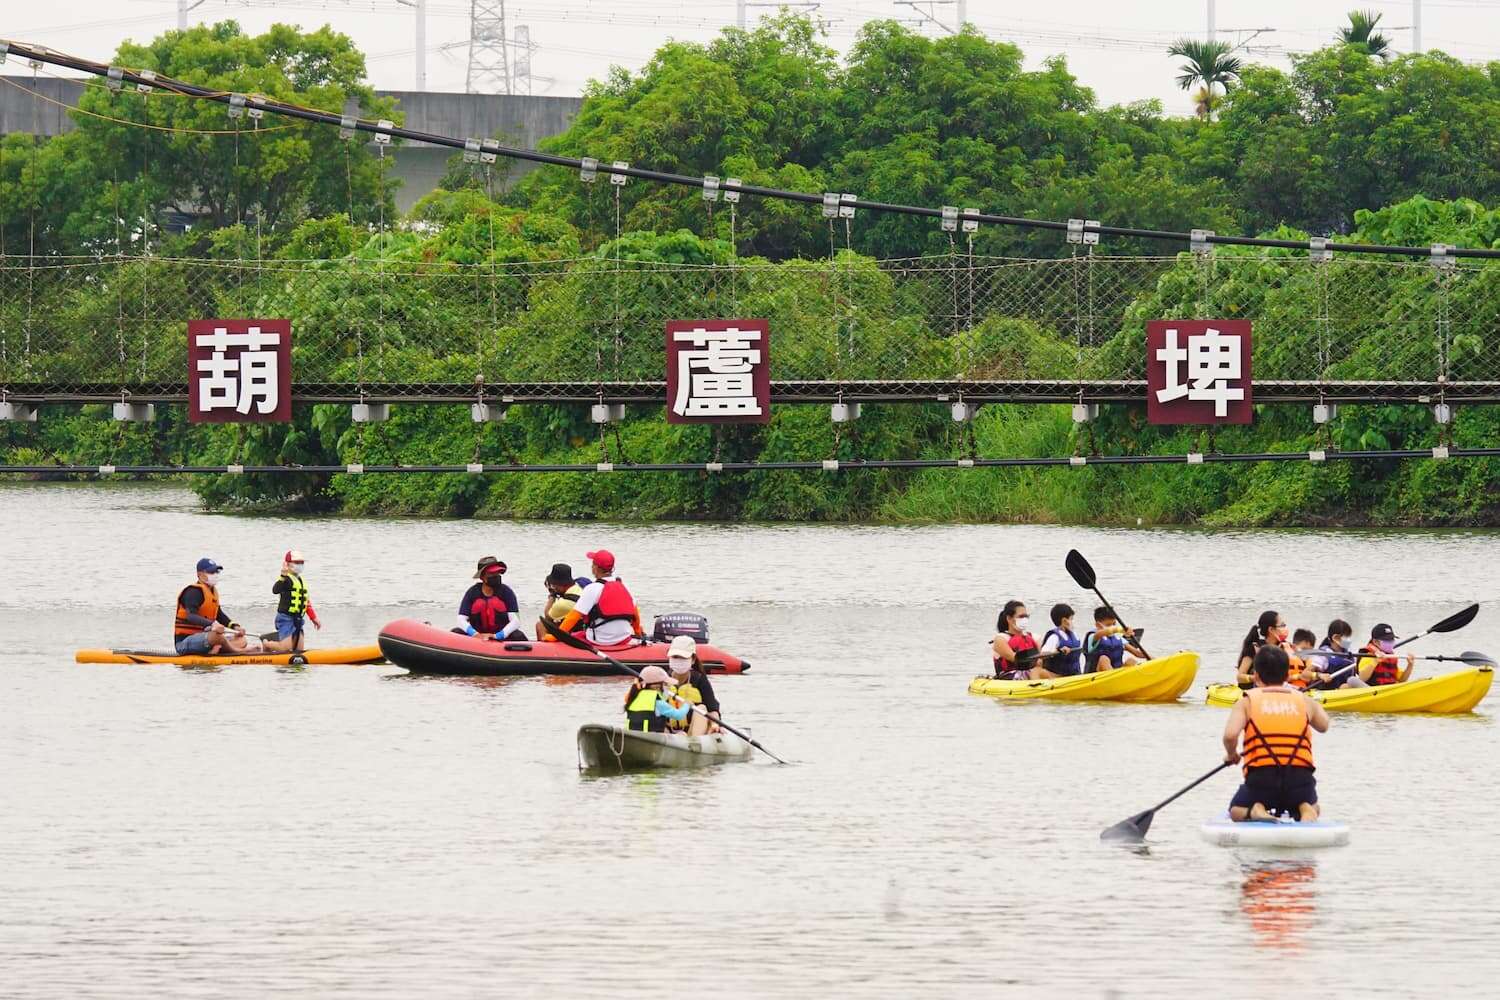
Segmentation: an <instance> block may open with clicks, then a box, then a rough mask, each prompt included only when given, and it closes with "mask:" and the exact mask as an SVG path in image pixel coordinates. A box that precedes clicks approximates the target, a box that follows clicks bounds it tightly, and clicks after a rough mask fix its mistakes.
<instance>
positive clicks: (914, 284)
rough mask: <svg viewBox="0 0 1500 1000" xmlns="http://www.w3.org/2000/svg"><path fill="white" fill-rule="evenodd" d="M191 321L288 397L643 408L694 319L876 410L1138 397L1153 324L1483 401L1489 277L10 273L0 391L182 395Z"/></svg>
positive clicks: (796, 378)
mask: <svg viewBox="0 0 1500 1000" xmlns="http://www.w3.org/2000/svg"><path fill="white" fill-rule="evenodd" d="M207 317H226V318H228V317H289V318H290V319H291V321H292V329H293V343H294V348H293V373H294V377H295V379H296V381H297V383H298V384H299V385H303V386H306V385H310V384H315V385H318V386H322V387H325V388H328V389H338V390H345V391H347V392H349V393H351V394H357V393H360V392H363V391H365V390H367V389H373V388H374V387H380V391H381V392H383V393H385V394H387V395H392V396H395V397H409V398H412V399H421V398H424V397H426V398H438V397H440V396H441V397H447V396H451V395H452V394H453V393H454V392H455V391H459V392H470V391H472V390H474V389H475V388H476V387H480V386H482V387H484V390H485V392H486V393H488V394H491V395H501V394H504V393H505V392H506V390H507V387H522V386H524V387H525V390H526V391H525V395H527V396H528V397H530V398H547V397H549V396H556V397H576V396H577V395H578V394H579V393H580V392H584V393H586V392H587V391H588V390H589V387H591V386H604V385H606V384H609V385H614V386H619V385H631V386H637V387H640V388H641V389H642V390H654V389H657V388H659V387H660V386H661V385H662V384H663V382H664V379H665V371H664V366H665V332H664V327H665V324H666V322H667V321H668V320H672V319H699V318H710V317H736V318H751V317H754V318H765V319H768V320H769V321H770V326H771V364H772V378H773V383H774V384H775V385H780V386H786V385H788V384H789V383H796V382H804V383H820V384H829V385H846V384H851V383H863V384H867V385H878V386H880V387H881V389H882V391H883V392H884V393H885V394H886V395H890V396H896V397H899V396H901V395H903V394H910V395H913V396H916V397H925V396H927V395H928V394H930V393H931V392H932V391H933V390H932V386H931V383H933V382H937V381H944V382H956V383H958V389H959V391H962V386H963V385H965V384H971V383H972V384H977V383H1010V382H1021V381H1027V380H1051V381H1058V382H1069V383H1073V382H1077V383H1083V382H1091V383H1110V384H1115V385H1117V386H1121V385H1128V387H1129V391H1130V392H1133V393H1137V394H1139V395H1142V396H1143V395H1144V387H1143V386H1142V385H1140V384H1139V383H1140V381H1141V380H1142V379H1144V372H1145V356H1144V343H1145V326H1146V323H1147V322H1148V321H1149V320H1153V319H1174V318H1175V319H1191V318H1223V319H1249V320H1251V321H1253V323H1254V344H1255V346H1254V376H1255V379H1256V381H1257V382H1258V383H1261V382H1266V381H1277V380H1280V381H1287V382H1297V383H1306V384H1309V385H1313V384H1318V385H1324V384H1341V385H1349V386H1357V385H1359V384H1363V383H1380V384H1382V385H1386V386H1389V385H1393V384H1398V383H1399V384H1407V385H1411V386H1414V387H1425V389H1430V390H1433V391H1444V390H1445V389H1454V390H1461V389H1462V388H1463V387H1464V386H1466V385H1485V384H1487V385H1492V386H1493V385H1495V384H1497V383H1500V351H1497V349H1500V265H1496V264H1480V263H1470V262H1461V263H1453V262H1449V263H1448V266H1446V267H1436V266H1434V265H1432V264H1430V263H1428V262H1425V261H1422V262H1407V261H1401V260H1391V259H1373V260H1372V259H1359V258H1355V257H1352V256H1349V257H1345V258H1342V259H1335V260H1333V261H1327V262H1315V261H1313V260H1311V259H1309V257H1308V256H1307V255H1306V254H1302V253H1294V252H1289V251H1275V250H1255V251H1246V252H1235V251H1229V250H1225V249H1220V250H1219V251H1218V253H1217V254H1216V255H1201V256H1195V255H1193V254H1191V253H1183V254H1179V255H1176V256H1170V257H1118V256H1104V255H1093V254H1084V253H1080V254H1078V255H1076V256H1073V257H1067V258H1061V259H1048V260H1017V259H1003V258H989V257H976V256H972V255H970V254H967V253H964V252H962V251H956V252H954V253H952V254H949V255H943V256H936V257H923V258H915V259H903V260H887V261H875V260H872V259H870V258H867V257H862V256H859V255H856V254H853V253H849V252H843V253H840V254H838V255H837V256H835V257H833V258H831V259H823V260H794V261H787V262H784V263H774V264H773V263H764V262H744V263H736V264H732V265H723V266H688V265H678V264H665V263H644V262H641V261H631V260H613V259H608V258H600V257H589V258H584V259H577V260H566V261H552V262H545V263H523V264H498V263H497V264H474V265H461V264H454V263H429V262H422V261H412V260H407V259H400V260H398V259H378V258H372V259H366V258H363V257H356V258H346V259H339V260H316V261H282V260H274V261H248V260H247V261H217V260H181V259H167V258H160V257H104V258H35V257H24V256H7V257H0V390H3V391H4V392H6V393H9V394H12V395H18V394H28V393H30V394H34V395H47V394H51V395H55V396H57V397H59V398H63V397H66V396H67V395H68V394H70V393H83V392H92V393H95V394H98V393H101V392H104V393H113V392H119V393H125V394H133V395H150V394H173V393H181V392H182V391H183V386H184V383H185V382H186V376H187V371H186V369H187V361H186V357H187V351H186V344H187V334H186V323H187V321H188V320H189V319H196V318H207ZM1425 389H1424V391H1425ZM779 395H784V394H779Z"/></svg>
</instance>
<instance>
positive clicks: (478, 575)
mask: <svg viewBox="0 0 1500 1000" xmlns="http://www.w3.org/2000/svg"><path fill="white" fill-rule="evenodd" d="M491 566H499V567H500V569H499V570H498V571H497V572H500V573H504V572H505V569H506V567H505V563H503V562H501V561H500V560H499V559H496V558H495V557H494V556H485V557H484V558H483V559H481V560H479V566H478V568H477V569H475V570H474V579H476V580H482V579H484V575H485V574H484V571H485V570H487V569H489V568H490V567H491Z"/></svg>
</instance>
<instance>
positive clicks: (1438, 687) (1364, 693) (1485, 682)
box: [1208, 667, 1495, 715]
mask: <svg viewBox="0 0 1500 1000" xmlns="http://www.w3.org/2000/svg"><path fill="white" fill-rule="evenodd" d="M1494 677H1495V674H1494V671H1493V670H1492V669H1491V668H1489V667H1470V668H1469V669H1467V670H1455V671H1454V672H1453V673H1451V674H1442V675H1441V676H1438V677H1426V678H1423V679H1422V680H1419V681H1407V682H1406V683H1405V684H1385V685H1382V686H1381V687H1366V688H1337V689H1335V690H1333V691H1310V692H1308V693H1309V694H1311V695H1312V696H1313V697H1314V698H1316V699H1317V700H1318V701H1320V702H1322V703H1323V707H1324V708H1326V709H1328V711H1330V712H1430V713H1433V714H1436V715H1458V714H1460V713H1462V712H1470V711H1473V709H1474V706H1475V705H1477V704H1479V703H1480V702H1481V701H1483V700H1484V696H1485V695H1487V694H1489V691H1490V682H1491V681H1492V680H1494ZM1240 694H1241V692H1240V689H1239V688H1238V687H1237V686H1236V685H1234V684H1210V685H1209V686H1208V704H1210V705H1217V706H1219V707H1220V708H1229V707H1231V706H1233V705H1234V703H1235V702H1237V701H1239V700H1240Z"/></svg>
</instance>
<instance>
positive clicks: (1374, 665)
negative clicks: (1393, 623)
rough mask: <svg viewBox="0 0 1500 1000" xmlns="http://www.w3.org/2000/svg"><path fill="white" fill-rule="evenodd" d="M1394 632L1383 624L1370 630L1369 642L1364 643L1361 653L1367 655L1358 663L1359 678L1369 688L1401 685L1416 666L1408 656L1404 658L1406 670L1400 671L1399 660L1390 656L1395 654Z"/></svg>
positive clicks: (1412, 658) (1413, 659) (1413, 657)
mask: <svg viewBox="0 0 1500 1000" xmlns="http://www.w3.org/2000/svg"><path fill="white" fill-rule="evenodd" d="M1395 644H1396V631H1395V629H1393V628H1391V627H1390V626H1389V625H1386V624H1384V623H1382V624H1380V625H1376V626H1375V627H1374V628H1373V629H1371V630H1370V641H1369V642H1367V643H1365V647H1364V649H1362V650H1360V652H1361V653H1366V654H1369V655H1368V656H1365V657H1362V658H1361V659H1360V661H1359V678H1360V680H1362V681H1364V682H1365V683H1366V684H1368V685H1369V686H1370V687H1380V686H1381V685H1383V684H1401V683H1404V682H1405V681H1406V679H1407V678H1409V677H1410V676H1411V671H1412V668H1413V667H1415V666H1416V665H1417V658H1416V657H1415V656H1411V655H1408V656H1407V657H1406V669H1405V670H1402V669H1401V658H1400V657H1399V656H1392V655H1391V654H1392V653H1393V652H1395Z"/></svg>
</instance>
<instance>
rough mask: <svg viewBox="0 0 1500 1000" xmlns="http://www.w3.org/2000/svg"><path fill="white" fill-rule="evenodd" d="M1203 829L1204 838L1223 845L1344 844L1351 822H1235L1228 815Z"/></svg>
mask: <svg viewBox="0 0 1500 1000" xmlns="http://www.w3.org/2000/svg"><path fill="white" fill-rule="evenodd" d="M1201 832H1202V834H1203V839H1204V840H1206V841H1208V842H1209V843H1210V844H1217V845H1218V846H1220V847H1342V846H1343V845H1345V844H1347V843H1349V824H1348V823H1341V822H1339V821H1337V820H1327V819H1320V820H1318V821H1317V822H1314V823H1297V822H1294V821H1293V820H1289V819H1282V820H1276V821H1274V822H1270V823H1266V822H1259V821H1249V822H1245V823H1236V822H1234V821H1233V820H1231V819H1230V818H1229V817H1228V816H1227V815H1225V816H1219V817H1217V818H1215V819H1211V820H1209V821H1208V822H1207V823H1204V824H1203V826H1202V830H1201Z"/></svg>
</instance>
